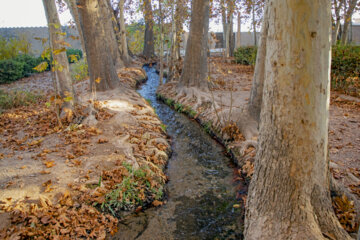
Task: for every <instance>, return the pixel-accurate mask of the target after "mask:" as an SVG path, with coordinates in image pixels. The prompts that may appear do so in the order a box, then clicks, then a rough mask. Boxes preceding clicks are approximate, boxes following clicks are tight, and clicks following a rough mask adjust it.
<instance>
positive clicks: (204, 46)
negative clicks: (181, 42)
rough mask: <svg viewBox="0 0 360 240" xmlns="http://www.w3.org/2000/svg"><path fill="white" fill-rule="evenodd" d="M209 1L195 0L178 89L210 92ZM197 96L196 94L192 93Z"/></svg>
mask: <svg viewBox="0 0 360 240" xmlns="http://www.w3.org/2000/svg"><path fill="white" fill-rule="evenodd" d="M209 11H210V9H209V0H193V1H192V7H191V23H190V33H189V39H188V41H187V45H186V53H185V61H184V67H183V71H182V74H181V77H180V81H179V84H178V87H180V88H190V87H195V88H196V89H199V90H202V91H208V82H207V74H208V67H207V51H208V32H209ZM192 94H193V95H195V96H196V94H194V93H192Z"/></svg>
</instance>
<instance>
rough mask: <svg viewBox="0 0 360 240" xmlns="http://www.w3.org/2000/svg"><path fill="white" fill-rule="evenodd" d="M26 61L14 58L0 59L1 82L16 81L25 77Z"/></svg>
mask: <svg viewBox="0 0 360 240" xmlns="http://www.w3.org/2000/svg"><path fill="white" fill-rule="evenodd" d="M24 66H25V63H23V62H18V61H15V60H13V59H6V60H0V83H8V82H12V81H16V80H18V79H20V78H22V77H24V75H25V74H24Z"/></svg>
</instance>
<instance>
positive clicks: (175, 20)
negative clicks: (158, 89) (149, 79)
mask: <svg viewBox="0 0 360 240" xmlns="http://www.w3.org/2000/svg"><path fill="white" fill-rule="evenodd" d="M181 4H182V1H181V0H177V1H176V7H175V14H174V9H172V13H171V15H172V24H171V32H172V38H171V50H170V63H169V73H168V81H172V80H174V79H178V77H179V71H178V69H177V63H178V60H179V59H180V52H179V50H180V42H181V33H182V24H183V16H181V7H182V6H181Z"/></svg>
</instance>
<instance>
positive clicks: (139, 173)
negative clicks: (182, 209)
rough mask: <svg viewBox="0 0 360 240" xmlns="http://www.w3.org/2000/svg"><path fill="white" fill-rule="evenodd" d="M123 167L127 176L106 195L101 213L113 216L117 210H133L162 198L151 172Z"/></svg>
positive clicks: (161, 190)
mask: <svg viewBox="0 0 360 240" xmlns="http://www.w3.org/2000/svg"><path fill="white" fill-rule="evenodd" d="M123 167H124V168H125V169H126V171H127V174H126V176H124V178H123V180H122V182H121V183H120V184H117V185H116V187H115V188H114V189H113V190H112V191H111V192H109V193H108V194H106V196H105V201H104V202H103V203H102V204H101V209H102V211H109V212H111V213H112V214H113V215H114V216H115V215H116V213H117V212H118V211H119V210H126V211H129V210H134V209H136V207H138V206H142V205H144V203H148V202H151V200H160V199H161V198H162V197H163V189H162V186H161V185H159V184H157V183H156V182H154V181H153V180H152V177H153V176H152V175H153V172H152V171H151V170H150V169H149V168H146V167H142V168H139V169H137V170H134V169H133V167H132V166H131V165H130V164H128V163H123ZM149 199H150V201H149Z"/></svg>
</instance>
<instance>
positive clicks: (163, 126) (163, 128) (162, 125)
mask: <svg viewBox="0 0 360 240" xmlns="http://www.w3.org/2000/svg"><path fill="white" fill-rule="evenodd" d="M160 128H161V130H163V132H164V133H166V128H167V126H166V125H165V124H160Z"/></svg>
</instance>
